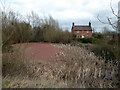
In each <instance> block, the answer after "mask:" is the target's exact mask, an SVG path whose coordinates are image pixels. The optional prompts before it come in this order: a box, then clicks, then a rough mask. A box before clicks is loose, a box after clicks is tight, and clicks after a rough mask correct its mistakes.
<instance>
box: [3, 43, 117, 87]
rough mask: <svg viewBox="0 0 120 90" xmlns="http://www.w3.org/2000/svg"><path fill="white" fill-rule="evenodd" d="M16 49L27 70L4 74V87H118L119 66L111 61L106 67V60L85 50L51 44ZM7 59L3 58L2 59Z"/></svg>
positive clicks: (34, 44)
mask: <svg viewBox="0 0 120 90" xmlns="http://www.w3.org/2000/svg"><path fill="white" fill-rule="evenodd" d="M13 47H14V50H15V51H17V52H16V53H18V55H21V59H20V61H24V62H25V64H24V65H25V69H18V70H17V72H16V71H14V72H12V74H7V75H3V87H11V88H12V87H15V88H18V87H22V88H33V87H34V88H58V87H59V88H68V87H71V88H74V87H78V88H90V87H93V88H95V87H117V83H118V78H117V77H116V75H117V73H118V72H117V67H115V66H114V65H113V64H112V63H111V62H109V63H108V65H107V66H106V65H105V64H104V60H103V59H100V58H98V57H96V56H95V55H94V53H92V52H90V51H89V50H86V49H84V48H82V47H78V46H71V45H70V44H66V45H65V44H52V43H23V44H14V45H13ZM15 55H16V54H15ZM7 56H8V55H6V56H4V55H3V60H5V59H4V58H6V57H7ZM10 58H12V57H10V55H9V59H10ZM18 58H19V57H18V56H15V57H14V60H13V58H12V59H11V60H13V62H12V61H11V62H12V63H13V64H14V62H15V60H18ZM18 63H19V61H17V63H15V64H16V67H15V68H17V67H18V66H19V65H21V68H22V64H18ZM17 64H18V66H17ZM7 65H8V64H7ZM116 66H117V65H116ZM19 67H20V66H19ZM105 68H107V72H108V73H107V74H106V69H105ZM110 72H111V73H110ZM6 73H8V72H6Z"/></svg>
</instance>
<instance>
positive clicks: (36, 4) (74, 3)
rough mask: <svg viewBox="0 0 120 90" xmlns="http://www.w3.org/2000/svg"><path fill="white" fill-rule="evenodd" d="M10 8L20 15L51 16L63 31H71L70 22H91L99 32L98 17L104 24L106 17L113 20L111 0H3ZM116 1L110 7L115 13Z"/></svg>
mask: <svg viewBox="0 0 120 90" xmlns="http://www.w3.org/2000/svg"><path fill="white" fill-rule="evenodd" d="M4 1H5V3H7V4H9V6H10V8H12V9H13V10H14V11H17V12H19V13H21V14H22V15H24V14H26V13H30V12H31V11H35V12H37V13H38V14H39V15H40V16H49V15H51V16H52V17H53V18H54V19H55V20H57V21H58V22H59V24H60V27H61V28H63V29H68V30H71V26H72V22H75V25H88V22H89V21H91V23H92V28H95V29H96V30H97V31H100V30H101V28H102V27H103V26H104V25H103V24H101V23H100V22H99V21H98V20H97V15H98V14H99V15H100V18H101V20H103V21H105V22H106V16H109V17H111V18H112V19H113V20H115V19H116V18H115V17H114V16H113V15H112V12H111V9H110V1H111V0H4ZM118 1H119V0H112V6H113V9H114V10H115V12H116V13H117V9H118Z"/></svg>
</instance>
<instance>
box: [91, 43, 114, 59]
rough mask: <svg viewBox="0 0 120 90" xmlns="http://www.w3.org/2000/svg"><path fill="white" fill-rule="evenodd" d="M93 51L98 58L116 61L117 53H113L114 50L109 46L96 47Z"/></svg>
mask: <svg viewBox="0 0 120 90" xmlns="http://www.w3.org/2000/svg"><path fill="white" fill-rule="evenodd" d="M91 49H92V52H94V53H95V55H96V56H99V57H102V58H103V59H105V60H106V61H108V60H110V61H113V60H116V56H115V53H114V52H113V50H112V48H111V47H110V46H108V45H99V46H97V45H95V46H93V47H92V48H91Z"/></svg>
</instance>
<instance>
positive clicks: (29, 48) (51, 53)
mask: <svg viewBox="0 0 120 90" xmlns="http://www.w3.org/2000/svg"><path fill="white" fill-rule="evenodd" d="M13 46H14V47H16V48H20V50H22V52H23V54H24V56H25V57H26V58H28V59H29V60H30V61H31V60H32V61H34V62H37V63H38V62H41V63H45V64H46V63H49V64H55V63H56V62H55V61H54V58H55V54H56V53H58V52H60V50H59V49H58V48H54V47H53V46H52V45H50V44H48V43H23V44H14V45H13Z"/></svg>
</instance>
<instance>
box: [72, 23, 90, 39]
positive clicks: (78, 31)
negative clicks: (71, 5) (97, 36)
mask: <svg viewBox="0 0 120 90" xmlns="http://www.w3.org/2000/svg"><path fill="white" fill-rule="evenodd" d="M71 31H72V34H75V35H76V37H78V38H91V37H92V27H91V23H90V22H89V25H85V26H83V25H74V22H73V25H72V29H71Z"/></svg>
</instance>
